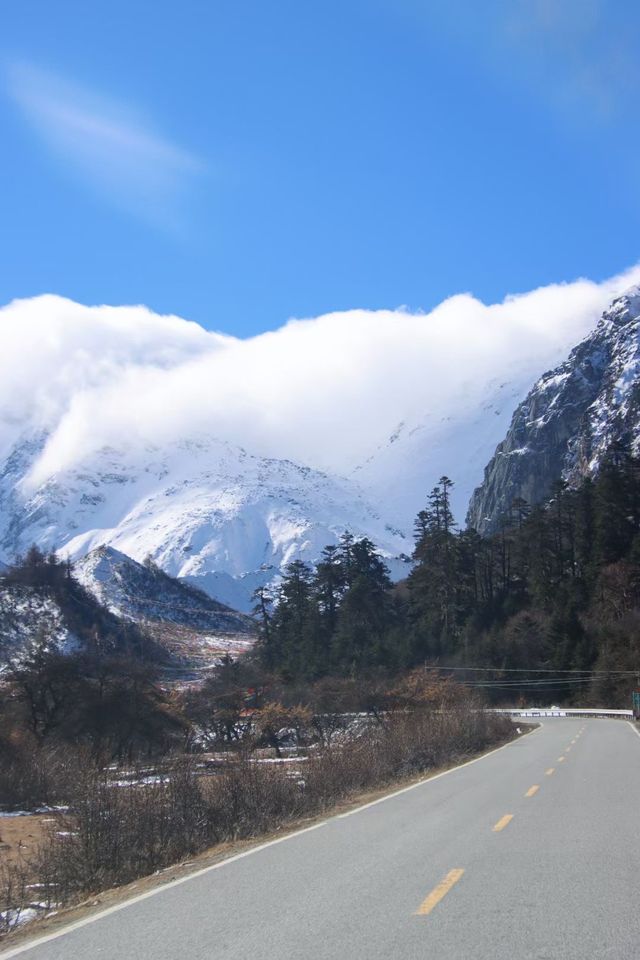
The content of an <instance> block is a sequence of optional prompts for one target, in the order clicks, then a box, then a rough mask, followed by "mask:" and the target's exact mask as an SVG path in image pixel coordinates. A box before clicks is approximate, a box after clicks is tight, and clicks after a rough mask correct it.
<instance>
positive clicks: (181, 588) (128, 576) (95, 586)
mask: <svg viewBox="0 0 640 960" xmlns="http://www.w3.org/2000/svg"><path fill="white" fill-rule="evenodd" d="M73 574H74V577H75V578H76V579H77V580H79V581H80V583H81V584H82V585H83V587H85V588H86V589H87V590H88V591H89V592H90V593H92V594H93V596H94V597H95V598H96V599H97V600H98V601H99V602H100V603H101V604H102V605H103V606H105V607H107V608H108V609H109V610H110V611H111V612H112V613H114V614H115V615H116V616H118V617H120V618H124V619H127V620H133V621H134V622H135V623H137V624H139V625H140V626H141V627H142V628H143V629H144V631H145V633H147V634H148V635H149V636H151V637H152V638H153V639H154V640H155V641H156V642H157V643H158V644H159V645H160V646H161V647H163V648H164V649H166V650H167V651H168V652H169V653H170V654H171V655H172V657H173V658H174V660H175V661H176V662H178V663H181V664H185V665H187V666H190V667H194V666H205V667H206V666H211V664H212V663H215V662H216V661H217V659H218V658H219V657H220V656H221V655H222V654H225V653H231V654H239V653H240V654H241V653H244V652H245V651H247V650H248V649H250V647H251V646H252V645H253V643H254V642H255V639H256V625H255V622H254V621H253V620H252V619H251V618H250V617H247V616H244V615H243V614H240V613H237V612H236V611H235V610H230V609H229V607H225V606H224V605H223V604H221V603H218V602H217V601H216V600H213V599H212V598H211V597H209V596H208V595H207V594H206V593H203V592H202V591H200V590H197V589H196V588H195V587H192V586H190V585H189V584H188V583H186V582H185V581H183V580H176V579H175V578H174V577H170V576H169V575H168V574H166V573H165V572H164V571H163V570H161V569H160V568H159V567H157V566H156V565H155V564H153V563H149V562H147V563H146V564H142V563H137V562H136V561H135V560H132V559H131V557H127V556H125V555H124V554H123V553H120V551H119V550H114V548H113V547H97V548H96V549H95V550H92V551H91V552H90V553H88V554H87V555H86V556H84V557H81V558H80V559H79V560H78V561H76V563H75V564H74V566H73Z"/></svg>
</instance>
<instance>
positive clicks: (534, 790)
mask: <svg viewBox="0 0 640 960" xmlns="http://www.w3.org/2000/svg"><path fill="white" fill-rule="evenodd" d="M539 789H540V785H539V784H537V783H534V785H533V786H532V787H529V789H528V790H527V792H526V793H525V797H532V796H533V795H534V794H536V793H537V792H538V790H539Z"/></svg>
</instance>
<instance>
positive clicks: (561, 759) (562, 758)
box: [558, 757, 566, 763]
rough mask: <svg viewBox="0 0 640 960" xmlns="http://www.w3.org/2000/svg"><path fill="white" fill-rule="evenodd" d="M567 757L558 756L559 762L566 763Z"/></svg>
mask: <svg viewBox="0 0 640 960" xmlns="http://www.w3.org/2000/svg"><path fill="white" fill-rule="evenodd" d="M565 760H566V757H558V763H564V761H565Z"/></svg>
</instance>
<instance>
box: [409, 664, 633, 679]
mask: <svg viewBox="0 0 640 960" xmlns="http://www.w3.org/2000/svg"><path fill="white" fill-rule="evenodd" d="M427 669H433V670H441V671H442V670H449V671H456V672H459V671H464V672H469V673H553V674H556V675H557V674H579V675H580V676H585V677H598V676H604V677H615V676H622V677H636V676H637V675H638V673H640V670H578V669H575V670H555V669H554V668H553V667H447V666H440V665H434V666H433V667H432V668H427Z"/></svg>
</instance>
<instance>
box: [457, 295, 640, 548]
mask: <svg viewBox="0 0 640 960" xmlns="http://www.w3.org/2000/svg"><path fill="white" fill-rule="evenodd" d="M616 441H623V442H625V443H626V444H628V445H629V447H630V449H631V451H632V452H633V453H634V454H638V453H640V287H634V288H633V289H631V290H630V291H628V292H627V293H626V294H625V295H624V296H622V297H619V298H617V299H616V300H614V302H613V303H612V305H611V307H610V308H609V309H608V310H606V311H605V313H604V314H603V316H602V318H601V320H600V322H599V323H598V325H597V327H596V329H595V330H594V332H593V333H592V334H591V335H590V336H588V337H586V339H584V340H583V341H582V342H581V343H580V344H579V345H578V346H577V347H576V348H575V349H574V350H572V351H571V353H570V355H569V357H568V358H567V360H566V361H565V362H564V363H561V364H560V365H559V366H558V367H556V368H555V369H554V370H551V371H550V372H548V373H545V374H544V376H542V377H541V378H540V379H539V380H538V381H537V383H536V384H535V385H534V387H533V388H532V390H531V391H530V393H529V394H528V396H527V397H526V399H525V400H524V401H523V402H522V403H521V404H520V405H519V406H518V407H517V409H516V411H515V413H514V415H513V417H512V420H511V425H510V426H509V429H508V431H507V434H506V436H505V438H504V440H503V441H502V442H501V443H500V444H499V445H498V448H497V450H496V451H495V454H494V456H493V458H492V459H491V461H490V462H489V464H488V466H487V467H486V469H485V474H484V481H483V483H482V485H481V486H480V487H478V489H477V490H476V491H475V493H474V494H473V497H472V499H471V502H470V506H469V513H468V522H469V524H470V525H471V526H474V527H475V528H476V529H478V530H480V531H486V530H491V529H493V528H494V527H495V525H496V523H497V522H498V521H499V519H500V517H501V516H503V515H504V514H505V513H506V512H507V511H508V509H509V506H510V504H511V503H512V502H513V500H514V499H516V498H519V497H521V498H523V499H524V500H526V501H527V502H529V503H538V502H540V501H541V500H543V499H544V498H545V497H546V496H548V495H549V493H550V492H551V490H552V488H553V485H554V484H555V483H557V481H558V480H560V479H562V480H564V481H566V482H567V483H568V484H569V485H576V484H577V483H579V482H580V479H581V478H583V477H585V476H588V475H590V474H593V473H595V472H597V470H598V467H599V465H600V463H601V461H602V458H603V456H604V455H605V454H606V452H607V451H608V450H609V449H610V447H611V445H612V444H613V443H615V442H616Z"/></svg>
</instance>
